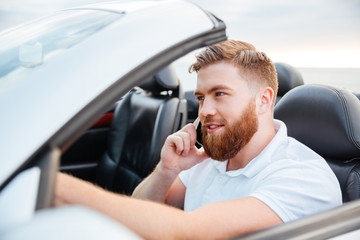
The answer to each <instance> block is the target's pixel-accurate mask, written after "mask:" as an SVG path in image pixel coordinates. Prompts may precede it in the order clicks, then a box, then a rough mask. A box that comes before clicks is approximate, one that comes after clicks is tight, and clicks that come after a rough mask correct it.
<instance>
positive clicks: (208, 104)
mask: <svg viewBox="0 0 360 240" xmlns="http://www.w3.org/2000/svg"><path fill="white" fill-rule="evenodd" d="M215 114H216V106H215V103H214V102H213V101H211V99H206V98H205V99H204V101H203V102H202V104H201V105H200V106H199V116H203V117H206V116H214V115H215Z"/></svg>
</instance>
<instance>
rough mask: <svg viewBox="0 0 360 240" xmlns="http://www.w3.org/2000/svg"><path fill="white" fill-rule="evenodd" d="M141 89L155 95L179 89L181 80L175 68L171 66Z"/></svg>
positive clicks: (146, 82) (150, 79)
mask: <svg viewBox="0 0 360 240" xmlns="http://www.w3.org/2000/svg"><path fill="white" fill-rule="evenodd" d="M140 87H141V88H142V89H144V90H147V91H150V92H153V93H159V92H162V91H167V90H176V89H177V88H178V87H179V80H178V78H177V76H176V73H175V70H174V68H173V67H172V66H171V65H170V66H167V67H165V68H163V69H162V70H160V71H159V72H158V73H156V74H155V75H154V76H153V77H151V78H149V79H147V80H145V81H144V82H143V83H142V84H141V85H140Z"/></svg>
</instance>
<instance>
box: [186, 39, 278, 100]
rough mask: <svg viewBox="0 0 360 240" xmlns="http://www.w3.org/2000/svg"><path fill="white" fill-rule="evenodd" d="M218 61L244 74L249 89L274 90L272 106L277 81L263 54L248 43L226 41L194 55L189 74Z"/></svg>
mask: <svg viewBox="0 0 360 240" xmlns="http://www.w3.org/2000/svg"><path fill="white" fill-rule="evenodd" d="M220 61H225V62H230V63H232V64H234V65H235V66H237V67H238V68H239V70H240V71H242V73H244V74H246V76H247V77H246V80H247V83H248V85H249V87H250V88H254V87H256V86H262V85H265V86H269V87H271V88H272V89H273V90H274V99H273V106H274V104H275V98H276V95H277V91H278V80H277V74H276V70H275V66H274V64H273V63H272V61H271V60H270V58H268V57H267V56H266V54H265V53H264V52H259V51H257V50H256V48H255V47H254V46H253V45H251V44H250V43H246V42H242V41H235V40H226V41H223V42H220V43H217V44H214V45H211V46H208V47H206V48H205V49H204V50H203V51H201V52H200V53H199V54H197V55H196V62H195V63H193V64H192V65H191V66H190V68H189V72H190V73H191V72H193V71H196V72H198V71H199V70H200V69H201V68H204V67H206V66H208V65H210V64H214V63H218V62H220Z"/></svg>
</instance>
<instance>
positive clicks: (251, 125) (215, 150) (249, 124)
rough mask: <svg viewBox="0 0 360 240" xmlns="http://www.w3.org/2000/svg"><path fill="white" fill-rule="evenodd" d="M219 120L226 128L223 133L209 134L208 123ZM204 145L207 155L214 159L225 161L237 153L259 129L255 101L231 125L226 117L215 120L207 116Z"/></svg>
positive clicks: (204, 127)
mask: <svg viewBox="0 0 360 240" xmlns="http://www.w3.org/2000/svg"><path fill="white" fill-rule="evenodd" d="M209 122H217V123H220V124H222V125H224V127H223V128H225V129H224V130H225V131H223V133H221V134H208V133H207V128H206V126H205V125H206V123H209ZM201 130H202V140H203V147H204V150H205V152H206V153H207V155H209V157H211V158H212V159H214V160H218V161H225V160H228V159H231V158H233V157H235V155H236V154H237V153H238V152H239V151H240V150H241V149H242V148H243V147H244V146H245V145H246V144H247V143H248V142H249V141H250V140H251V138H252V137H253V136H254V134H255V133H256V132H257V130H258V118H257V116H256V113H255V103H254V102H250V104H249V105H248V107H247V108H246V109H245V110H244V111H243V113H242V115H241V116H240V119H238V120H236V121H235V122H234V123H233V124H231V125H229V124H228V123H227V121H226V120H225V119H220V120H215V119H214V118H212V117H207V118H205V120H204V123H203V124H202V129H201Z"/></svg>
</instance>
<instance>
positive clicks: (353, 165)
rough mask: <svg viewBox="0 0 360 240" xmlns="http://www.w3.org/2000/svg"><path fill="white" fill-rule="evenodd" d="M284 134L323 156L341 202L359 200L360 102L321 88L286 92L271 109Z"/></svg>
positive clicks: (346, 94) (348, 94)
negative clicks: (335, 180)
mask: <svg viewBox="0 0 360 240" xmlns="http://www.w3.org/2000/svg"><path fill="white" fill-rule="evenodd" d="M274 117H275V118H276V119H280V120H282V121H283V122H285V124H286V126H287V129H288V135H289V136H291V137H294V138H295V139H297V140H299V141H300V142H302V143H304V144H305V145H307V146H308V147H310V148H311V149H313V150H314V151H315V152H317V153H318V154H320V155H321V156H322V157H324V158H325V159H326V160H327V162H328V164H329V165H330V167H331V168H332V170H333V171H334V173H335V175H336V176H337V178H338V180H339V182H340V186H341V190H342V194H343V201H344V202H348V201H351V200H354V199H358V198H360V121H359V120H360V101H359V100H358V99H357V98H356V97H355V95H354V94H352V93H350V92H348V91H345V90H338V89H335V88H332V87H328V86H322V85H304V86H300V87H297V88H295V89H293V90H291V91H290V92H288V93H287V94H286V95H285V96H284V97H283V98H282V99H281V100H280V101H279V102H278V104H277V105H276V106H275V113H274Z"/></svg>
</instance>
